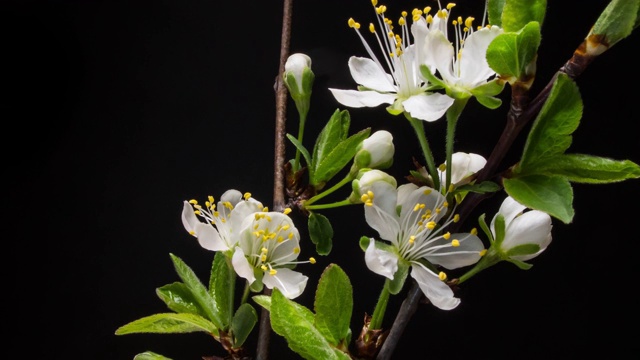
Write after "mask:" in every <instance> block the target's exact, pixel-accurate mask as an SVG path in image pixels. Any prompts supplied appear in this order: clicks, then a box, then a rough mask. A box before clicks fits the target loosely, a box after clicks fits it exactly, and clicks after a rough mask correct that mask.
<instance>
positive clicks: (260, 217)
mask: <svg viewBox="0 0 640 360" xmlns="http://www.w3.org/2000/svg"><path fill="white" fill-rule="evenodd" d="M253 218H254V219H256V220H260V219H262V215H261V214H260V213H255V214H253ZM256 226H258V225H256Z"/></svg>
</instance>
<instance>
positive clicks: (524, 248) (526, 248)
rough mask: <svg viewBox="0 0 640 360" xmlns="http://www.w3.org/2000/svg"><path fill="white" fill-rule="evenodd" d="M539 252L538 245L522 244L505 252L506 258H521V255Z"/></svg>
mask: <svg viewBox="0 0 640 360" xmlns="http://www.w3.org/2000/svg"><path fill="white" fill-rule="evenodd" d="M538 251H540V245H538V244H522V245H518V246H514V247H512V248H511V249H509V250H508V251H507V256H508V257H512V256H521V255H531V254H535V253H537V252H538Z"/></svg>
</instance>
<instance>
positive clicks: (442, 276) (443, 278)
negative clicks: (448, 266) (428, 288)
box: [438, 271, 447, 281]
mask: <svg viewBox="0 0 640 360" xmlns="http://www.w3.org/2000/svg"><path fill="white" fill-rule="evenodd" d="M438 278H439V279H440V280H442V281H445V280H447V274H445V273H444V271H440V274H438Z"/></svg>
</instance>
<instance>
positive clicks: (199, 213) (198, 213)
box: [194, 210, 202, 215]
mask: <svg viewBox="0 0 640 360" xmlns="http://www.w3.org/2000/svg"><path fill="white" fill-rule="evenodd" d="M194 213H195V214H196V215H202V213H201V212H200V210H196V211H194Z"/></svg>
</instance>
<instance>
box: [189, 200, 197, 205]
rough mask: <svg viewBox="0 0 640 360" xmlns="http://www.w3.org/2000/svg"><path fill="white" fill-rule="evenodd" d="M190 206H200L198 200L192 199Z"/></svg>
mask: <svg viewBox="0 0 640 360" xmlns="http://www.w3.org/2000/svg"><path fill="white" fill-rule="evenodd" d="M189 204H191V205H198V200H194V199H191V200H189Z"/></svg>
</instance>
